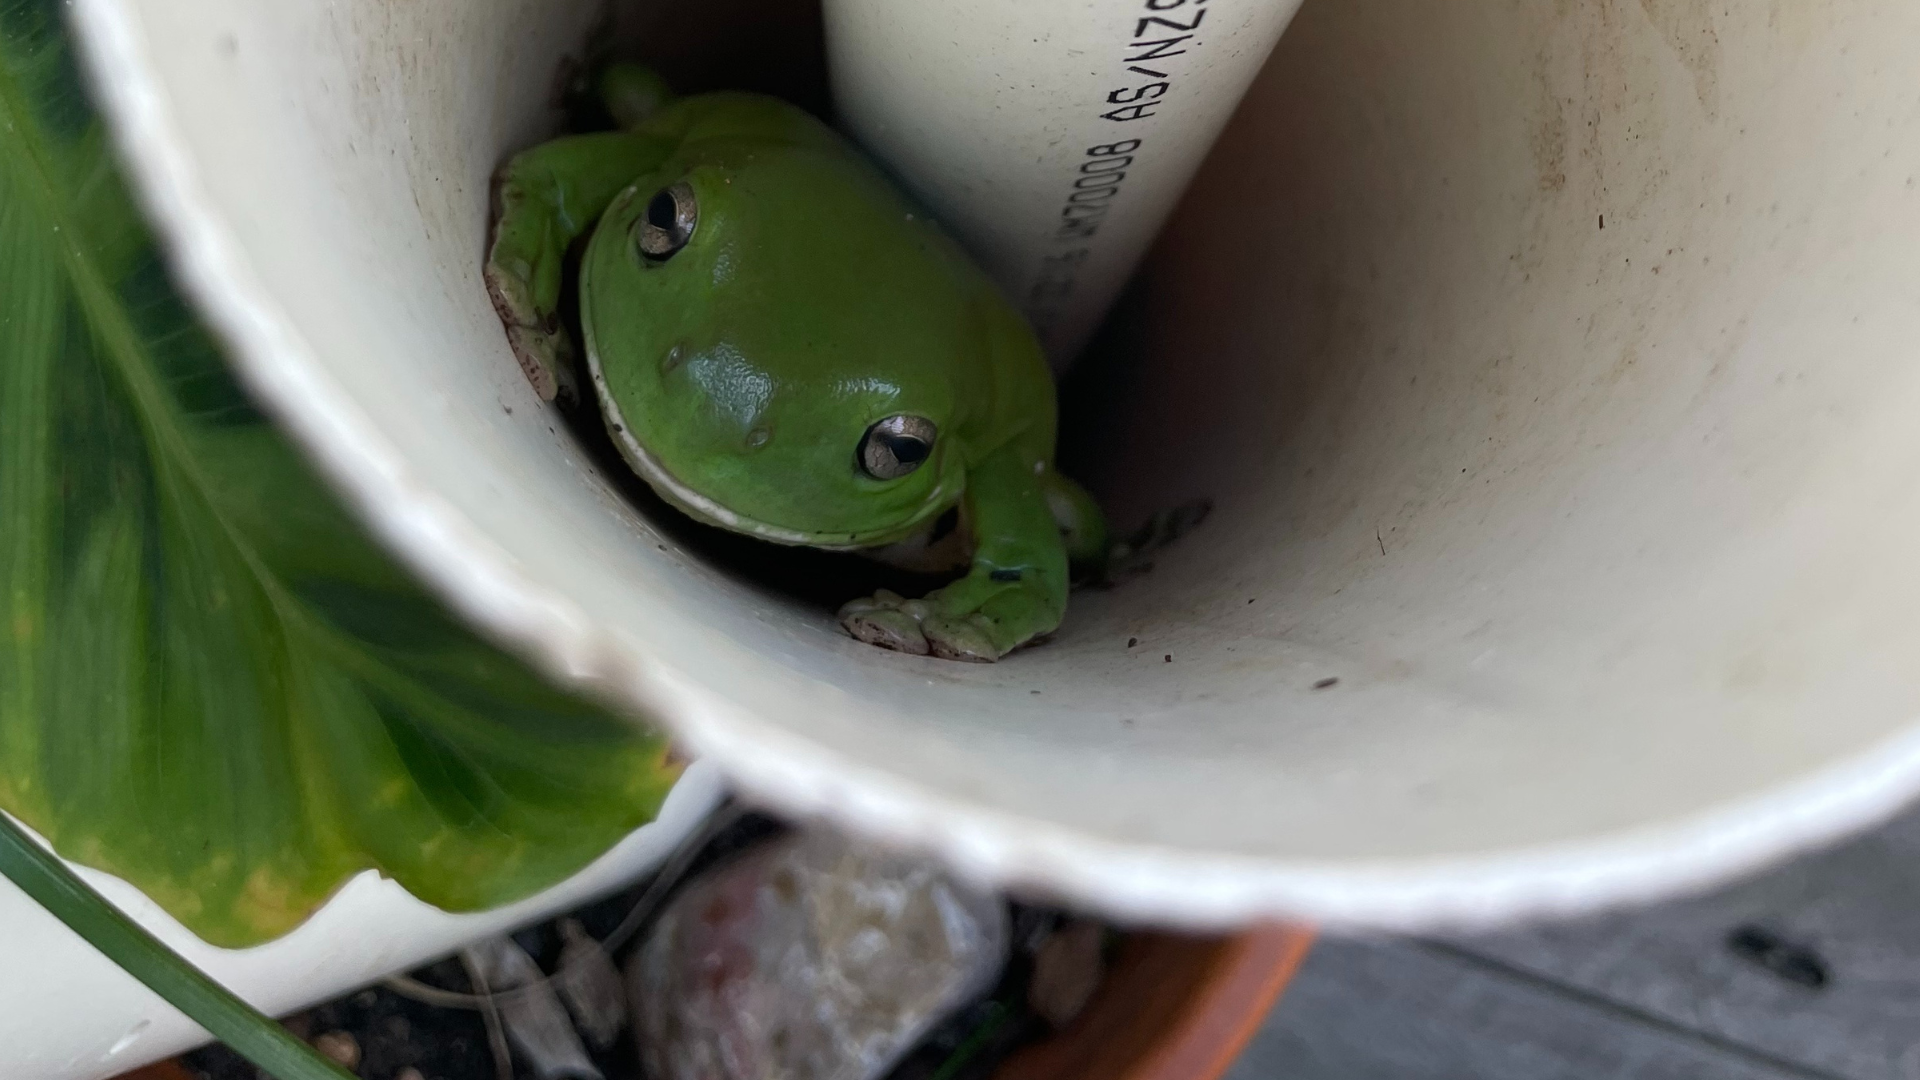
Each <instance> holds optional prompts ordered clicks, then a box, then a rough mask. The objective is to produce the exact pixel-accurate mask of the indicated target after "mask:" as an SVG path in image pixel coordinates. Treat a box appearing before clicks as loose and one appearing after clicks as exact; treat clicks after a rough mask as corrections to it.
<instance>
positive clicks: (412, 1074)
mask: <svg viewBox="0 0 1920 1080" xmlns="http://www.w3.org/2000/svg"><path fill="white" fill-rule="evenodd" d="M393 1080H427V1078H426V1077H425V1076H422V1075H421V1074H420V1070H419V1069H416V1068H414V1067H413V1066H411V1065H409V1066H407V1067H406V1068H404V1069H401V1070H400V1071H399V1072H397V1073H394V1074H393Z"/></svg>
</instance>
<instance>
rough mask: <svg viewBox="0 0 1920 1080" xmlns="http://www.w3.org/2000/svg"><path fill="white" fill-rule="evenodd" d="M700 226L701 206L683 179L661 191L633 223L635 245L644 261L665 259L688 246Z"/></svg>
mask: <svg viewBox="0 0 1920 1080" xmlns="http://www.w3.org/2000/svg"><path fill="white" fill-rule="evenodd" d="M699 223H700V206H699V204H698V203H696V202H695V201H694V198H693V186H692V185H691V184H688V183H687V182H686V181H684V180H682V181H681V182H679V183H677V184H669V185H668V186H666V187H664V188H661V189H660V193H659V194H658V195H655V196H654V197H653V198H652V200H651V201H649V202H648V203H647V212H646V213H644V214H642V215H640V220H639V221H638V222H636V223H635V224H634V230H633V238H634V243H635V244H636V245H638V246H639V248H640V254H642V255H645V256H646V257H647V258H649V259H653V260H656V261H659V260H665V259H668V258H670V257H672V255H673V253H674V252H676V251H679V250H680V249H681V248H683V247H686V246H687V241H689V240H691V239H693V228H694V226H696V225H698V224H699Z"/></svg>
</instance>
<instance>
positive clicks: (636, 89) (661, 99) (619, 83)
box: [597, 63, 674, 131]
mask: <svg viewBox="0 0 1920 1080" xmlns="http://www.w3.org/2000/svg"><path fill="white" fill-rule="evenodd" d="M597 88H598V89H599V91H600V101H601V102H602V103H603V104H604V105H605V106H606V109H607V115H609V116H611V117H613V122H614V123H616V124H618V125H620V128H621V130H623V131H632V130H633V129H634V128H637V127H639V126H640V125H641V124H644V123H646V122H647V120H648V119H649V118H651V117H652V116H653V114H655V113H657V112H659V111H660V110H661V109H662V108H663V107H665V106H666V105H667V104H668V103H670V102H672V101H673V97H674V95H673V90H672V88H670V87H668V86H667V81H666V80H665V79H663V78H661V77H660V75H659V73H658V72H656V71H654V70H653V69H652V68H650V67H645V66H642V65H640V64H631V63H613V64H608V65H607V66H606V67H604V68H602V69H600V77H599V79H598V80H597Z"/></svg>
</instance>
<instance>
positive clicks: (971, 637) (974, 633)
mask: <svg viewBox="0 0 1920 1080" xmlns="http://www.w3.org/2000/svg"><path fill="white" fill-rule="evenodd" d="M991 629H992V624H991V623H989V622H988V620H987V619H986V617H985V616H982V615H978V614H975V615H961V616H951V615H934V616H930V617H928V619H927V620H926V622H924V623H922V624H920V630H921V632H922V633H924V634H925V635H926V637H927V642H928V644H929V645H930V646H931V648H932V650H933V655H935V656H937V657H939V658H941V659H942V660H964V661H966V662H968V663H973V664H991V663H993V662H994V661H995V660H998V659H1000V657H1001V656H1002V655H1003V654H1004V653H1005V652H1006V650H1004V649H1002V648H1000V647H999V646H998V645H996V644H994V640H993V634H992V632H991Z"/></svg>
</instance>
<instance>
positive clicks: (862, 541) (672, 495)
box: [587, 347, 953, 551]
mask: <svg viewBox="0 0 1920 1080" xmlns="http://www.w3.org/2000/svg"><path fill="white" fill-rule="evenodd" d="M587 372H588V374H589V375H590V376H591V377H592V379H593V392H594V397H596V398H598V399H599V401H600V415H601V417H602V418H603V419H604V420H605V421H606V424H607V428H608V431H609V433H610V434H612V435H613V441H614V443H615V444H616V445H618V446H619V447H620V456H621V457H623V458H625V459H626V460H627V464H628V465H629V466H631V467H632V468H633V471H634V472H637V473H639V474H640V478H641V479H643V480H645V481H646V482H647V484H648V485H649V486H651V487H652V488H653V490H654V491H656V492H658V493H659V495H660V497H661V498H663V499H665V500H667V501H668V502H670V503H672V504H673V505H674V506H676V507H678V508H679V509H680V510H682V511H683V512H685V513H686V514H687V515H688V516H690V517H693V518H696V519H698V520H700V521H705V522H708V523H710V524H713V525H718V526H720V527H721V528H724V529H731V530H733V531H734V532H739V533H745V534H747V535H748V536H753V537H757V538H759V539H761V540H766V541H769V542H771V543H775V544H788V545H791V546H795V547H811V548H820V549H822V550H825V551H859V550H861V549H863V548H871V547H879V546H883V545H885V544H889V543H893V542H895V541H898V540H901V539H903V538H905V537H907V536H910V535H912V534H913V532H914V530H915V529H918V528H919V527H920V526H922V525H923V524H925V523H926V521H927V520H928V519H929V518H931V517H932V516H934V515H935V514H938V513H939V512H941V511H943V510H945V509H946V507H947V506H948V504H950V503H951V502H952V501H953V500H952V498H951V497H950V494H949V492H948V491H947V488H948V484H947V482H946V481H944V480H943V481H942V482H941V483H940V484H938V485H936V486H935V487H934V489H933V490H932V491H931V492H928V493H927V498H926V500H925V502H923V503H922V504H921V507H920V509H919V511H917V512H916V513H914V514H913V516H912V517H910V518H909V519H908V520H907V521H906V522H905V523H903V524H900V525H895V526H892V527H890V528H886V529H877V530H874V531H872V532H869V533H857V534H853V535H851V536H849V535H848V534H847V533H844V532H833V533H816V532H806V531H803V530H800V529H789V528H787V527H785V526H782V525H774V524H772V523H770V522H765V521H761V520H759V519H757V518H750V517H747V516H746V515H744V514H741V513H739V512H737V511H735V510H731V509H728V508H727V507H725V506H722V505H721V504H719V503H717V502H715V501H713V500H712V499H711V498H708V497H707V496H706V495H704V494H702V493H701V492H699V491H697V490H695V489H694V488H692V487H690V486H688V485H687V484H686V483H685V482H684V481H682V480H681V479H680V478H679V477H677V476H675V475H673V474H672V473H670V472H668V471H667V468H666V466H664V465H662V464H661V463H660V460H659V459H658V458H656V457H654V456H653V454H652V453H651V452H650V451H648V450H647V448H646V447H644V446H642V445H640V440H638V439H636V438H634V435H633V425H631V424H629V423H627V419H626V416H625V415H623V414H622V413H621V412H620V406H619V405H617V404H616V403H615V402H614V400H613V393H612V392H611V390H609V389H608V387H607V380H606V376H605V375H604V374H602V373H601V370H600V358H599V357H598V356H596V355H595V354H594V350H593V349H592V348H591V347H589V348H588V349H587ZM842 537H845V539H841V538H842Z"/></svg>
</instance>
